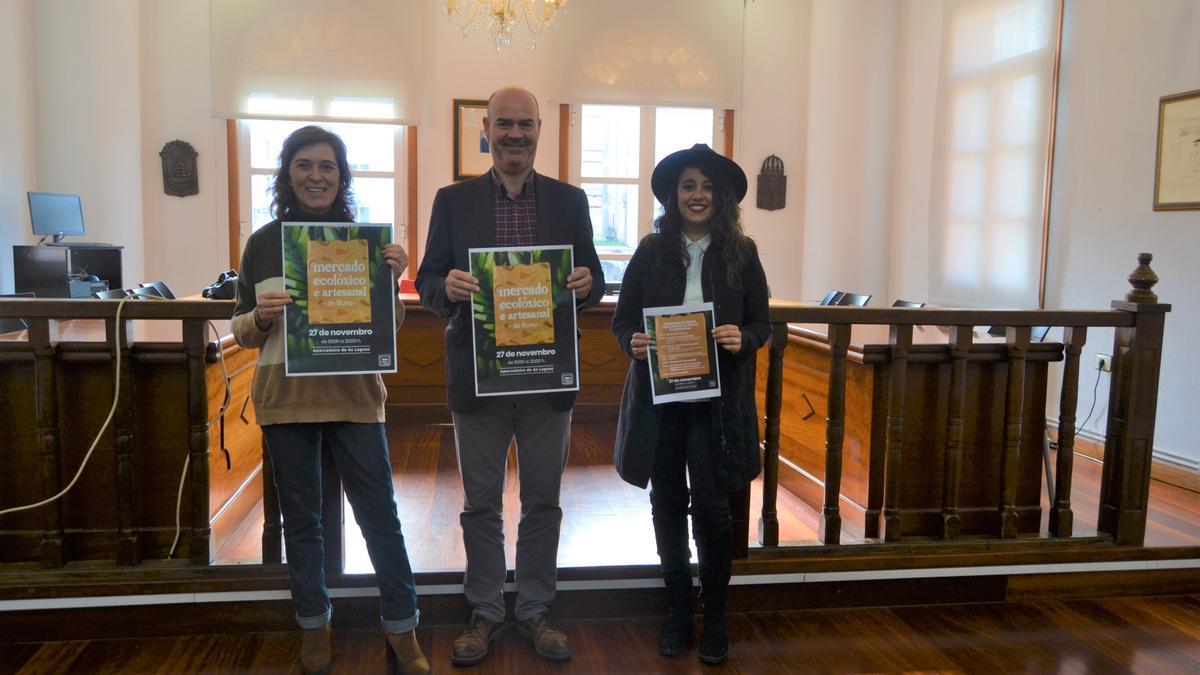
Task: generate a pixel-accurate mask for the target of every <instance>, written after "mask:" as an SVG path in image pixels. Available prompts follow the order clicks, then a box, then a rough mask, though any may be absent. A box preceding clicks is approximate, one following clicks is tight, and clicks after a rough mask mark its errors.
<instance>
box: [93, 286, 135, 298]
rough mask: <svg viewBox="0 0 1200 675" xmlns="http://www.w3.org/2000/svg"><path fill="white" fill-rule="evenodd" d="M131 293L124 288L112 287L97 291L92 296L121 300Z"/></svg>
mask: <svg viewBox="0 0 1200 675" xmlns="http://www.w3.org/2000/svg"><path fill="white" fill-rule="evenodd" d="M127 295H129V293H127V292H126V291H125V289H124V288H110V289H108V290H107V291H96V292H95V293H92V297H93V298H96V299H97V300H120V299H121V298H123V297H125V296H127Z"/></svg>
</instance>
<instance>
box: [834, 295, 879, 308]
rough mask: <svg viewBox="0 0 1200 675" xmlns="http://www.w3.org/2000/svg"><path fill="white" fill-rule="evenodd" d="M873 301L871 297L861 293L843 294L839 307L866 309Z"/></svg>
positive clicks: (839, 299)
mask: <svg viewBox="0 0 1200 675" xmlns="http://www.w3.org/2000/svg"><path fill="white" fill-rule="evenodd" d="M870 301H871V296H870V295H863V294H861V293H843V294H842V297H840V298H838V300H837V304H838V306H839V307H851V306H853V307H866V306H867V303H868V302H870Z"/></svg>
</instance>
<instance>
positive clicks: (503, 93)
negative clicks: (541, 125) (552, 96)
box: [487, 85, 542, 119]
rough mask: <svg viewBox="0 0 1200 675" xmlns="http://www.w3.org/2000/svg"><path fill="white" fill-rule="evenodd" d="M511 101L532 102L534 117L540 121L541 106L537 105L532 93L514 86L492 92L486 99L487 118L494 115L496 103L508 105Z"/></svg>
mask: <svg viewBox="0 0 1200 675" xmlns="http://www.w3.org/2000/svg"><path fill="white" fill-rule="evenodd" d="M511 101H522V102H525V103H529V102H532V103H533V111H534V113H535V114H534V117H535V118H537V119H541V117H542V111H541V106H539V105H538V100H537V97H536V96H534V95H533V92H531V91H529V90H528V89H525V88H524V87H518V86H516V85H509V86H507V87H500V88H499V89H497V90H496V91H493V92H492V95H491V96H489V97H488V106H487V112H488V117H491V116H492V115H494V114H495V110H494V107H495V105H496V103H497V102H501V103H508V102H511Z"/></svg>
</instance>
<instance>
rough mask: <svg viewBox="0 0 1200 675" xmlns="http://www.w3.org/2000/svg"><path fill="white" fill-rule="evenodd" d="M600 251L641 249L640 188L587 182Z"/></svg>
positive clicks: (593, 231) (585, 187)
mask: <svg viewBox="0 0 1200 675" xmlns="http://www.w3.org/2000/svg"><path fill="white" fill-rule="evenodd" d="M581 187H582V188H583V191H584V192H585V193H587V197H588V207H589V208H590V210H591V217H592V236H593V238H594V241H595V242H596V250H597V251H598V252H599V253H632V252H633V250H634V249H635V248H637V243H638V227H637V207H638V187H637V186H636V185H611V184H605V183H584V184H583V185H582V186H581Z"/></svg>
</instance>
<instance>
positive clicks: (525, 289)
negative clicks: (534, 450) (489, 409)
mask: <svg viewBox="0 0 1200 675" xmlns="http://www.w3.org/2000/svg"><path fill="white" fill-rule="evenodd" d="M468 255H469V257H470V263H471V270H470V272H471V275H472V276H474V277H475V278H477V279H479V291H478V292H477V293H473V294H472V295H471V313H472V317H473V320H472V323H473V329H472V332H471V336H472V339H473V341H474V343H473V344H474V350H475V395H476V396H505V395H511V394H531V393H541V392H556V391H578V390H579V352H578V341H577V340H578V338H577V335H578V333H577V332H576V324H575V293H574V291H572V290H571V289H569V288H567V277H568V276H569V275H570V274H571V270H573V269H574V268H575V256H574V249H573V247H571V246H521V247H514V248H472V249H470V250H469V251H468Z"/></svg>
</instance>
